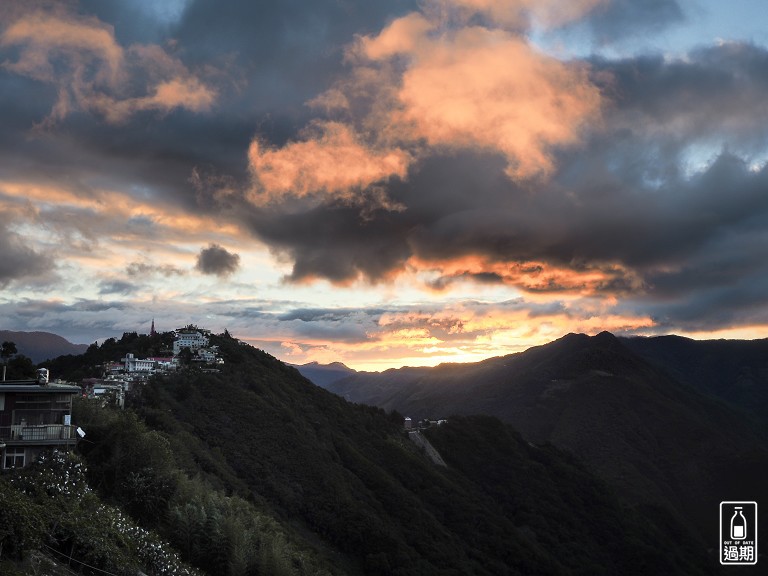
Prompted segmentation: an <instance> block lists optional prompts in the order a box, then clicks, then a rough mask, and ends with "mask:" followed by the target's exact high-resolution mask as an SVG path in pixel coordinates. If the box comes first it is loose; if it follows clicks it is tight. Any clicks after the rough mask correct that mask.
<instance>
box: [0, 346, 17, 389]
mask: <svg viewBox="0 0 768 576" xmlns="http://www.w3.org/2000/svg"><path fill="white" fill-rule="evenodd" d="M17 352H18V350H17V349H16V344H15V343H14V342H10V341H8V340H6V341H5V342H3V345H2V348H0V356H2V358H3V382H5V370H6V366H7V365H8V359H9V358H10V357H11V356H15V355H16V353H17Z"/></svg>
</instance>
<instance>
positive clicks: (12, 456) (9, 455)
mask: <svg viewBox="0 0 768 576" xmlns="http://www.w3.org/2000/svg"><path fill="white" fill-rule="evenodd" d="M3 468H6V469H7V468H24V448H19V447H14V448H7V449H6V450H5V460H4V461H3Z"/></svg>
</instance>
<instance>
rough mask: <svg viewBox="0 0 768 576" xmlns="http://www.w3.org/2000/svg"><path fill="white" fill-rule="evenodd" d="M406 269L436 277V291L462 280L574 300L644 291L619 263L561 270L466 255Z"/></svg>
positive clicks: (413, 260)
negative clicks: (567, 296)
mask: <svg viewBox="0 0 768 576" xmlns="http://www.w3.org/2000/svg"><path fill="white" fill-rule="evenodd" d="M408 265H409V266H410V267H411V268H412V269H414V270H415V271H421V272H428V273H432V274H436V275H437V278H436V279H434V280H432V281H431V282H430V286H431V287H433V288H435V289H438V290H440V289H444V288H447V287H448V286H450V284H452V283H454V282H458V281H461V280H464V279H467V280H473V281H480V282H487V283H495V282H496V283H503V284H506V285H509V286H513V287H515V288H517V289H519V290H522V291H525V292H529V293H551V292H557V293H570V294H574V295H578V296H592V295H595V294H598V293H600V294H603V295H607V294H611V293H626V292H633V293H637V292H641V291H642V290H643V289H644V284H643V280H642V278H641V276H640V275H639V274H638V273H637V272H635V271H633V270H631V269H630V268H628V267H626V266H624V265H622V264H619V263H599V262H591V263H590V264H588V265H586V264H582V265H576V264H574V265H573V266H563V265H555V264H552V263H547V262H543V261H530V262H503V261H496V260H491V259H489V258H487V257H484V256H471V255H470V256H464V257H459V258H453V259H450V260H439V261H434V260H424V259H421V258H419V257H413V258H411V259H410V260H409V262H408Z"/></svg>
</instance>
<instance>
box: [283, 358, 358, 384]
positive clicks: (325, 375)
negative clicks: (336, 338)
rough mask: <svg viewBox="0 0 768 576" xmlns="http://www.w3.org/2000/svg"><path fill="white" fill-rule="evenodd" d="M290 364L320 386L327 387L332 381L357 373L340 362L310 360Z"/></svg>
mask: <svg viewBox="0 0 768 576" xmlns="http://www.w3.org/2000/svg"><path fill="white" fill-rule="evenodd" d="M291 366H293V367H294V368H296V369H297V370H298V371H299V372H301V375H302V376H304V377H305V378H308V379H309V380H312V382H314V383H315V384H317V385H318V386H320V387H321V388H327V387H328V386H330V385H331V384H333V383H334V382H336V381H338V380H341V379H342V378H346V377H347V376H351V375H352V374H356V373H357V371H356V370H353V369H352V368H350V367H349V366H347V365H345V364H342V363H341V362H332V363H331V364H319V363H317V362H310V363H308V364H301V365H299V364H291Z"/></svg>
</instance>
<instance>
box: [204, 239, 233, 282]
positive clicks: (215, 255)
mask: <svg viewBox="0 0 768 576" xmlns="http://www.w3.org/2000/svg"><path fill="white" fill-rule="evenodd" d="M239 267H240V255H239V254H234V253H232V252H229V251H227V249H226V248H223V247H222V246H219V245H218V244H210V245H209V246H208V247H207V248H203V249H202V250H200V254H198V255H197V264H196V266H195V268H197V270H199V271H200V272H202V273H203V274H212V275H214V276H228V275H230V274H233V273H235V272H237V269H238V268H239Z"/></svg>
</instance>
